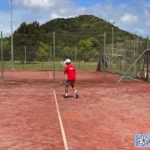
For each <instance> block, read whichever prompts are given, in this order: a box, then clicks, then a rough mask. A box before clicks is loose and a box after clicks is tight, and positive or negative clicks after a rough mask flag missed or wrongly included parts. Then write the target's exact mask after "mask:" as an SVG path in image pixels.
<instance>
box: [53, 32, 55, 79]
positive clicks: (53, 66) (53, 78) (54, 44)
mask: <svg viewBox="0 0 150 150" xmlns="http://www.w3.org/2000/svg"><path fill="white" fill-rule="evenodd" d="M53 81H55V32H53Z"/></svg>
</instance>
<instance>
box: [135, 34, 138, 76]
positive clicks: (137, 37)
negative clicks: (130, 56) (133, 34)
mask: <svg viewBox="0 0 150 150" xmlns="http://www.w3.org/2000/svg"><path fill="white" fill-rule="evenodd" d="M138 44H139V39H138V37H137V54H136V58H138V53H139V45H138ZM138 69H139V68H138V61H137V63H136V75H135V76H137V73H138Z"/></svg>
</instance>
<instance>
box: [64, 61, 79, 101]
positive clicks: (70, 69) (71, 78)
mask: <svg viewBox="0 0 150 150" xmlns="http://www.w3.org/2000/svg"><path fill="white" fill-rule="evenodd" d="M64 63H65V64H66V65H67V66H66V67H65V69H64V74H67V75H68V78H67V81H66V86H65V95H64V98H68V86H69V85H71V87H72V88H73V89H74V92H75V96H76V98H78V97H79V93H78V91H77V90H76V88H75V85H74V83H75V81H76V68H75V67H74V66H73V65H71V60H70V59H66V60H65V61H64Z"/></svg>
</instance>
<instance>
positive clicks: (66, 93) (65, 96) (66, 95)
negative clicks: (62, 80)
mask: <svg viewBox="0 0 150 150" xmlns="http://www.w3.org/2000/svg"><path fill="white" fill-rule="evenodd" d="M69 84H70V82H69V81H68V80H67V81H66V85H65V95H64V98H67V97H68V86H69Z"/></svg>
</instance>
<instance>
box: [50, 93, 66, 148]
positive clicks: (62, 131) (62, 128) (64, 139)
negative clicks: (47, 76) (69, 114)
mask: <svg viewBox="0 0 150 150" xmlns="http://www.w3.org/2000/svg"><path fill="white" fill-rule="evenodd" d="M53 93H54V98H55V104H56V109H57V114H58V119H59V124H60V129H61V133H62V138H63V142H64V148H65V150H69V149H68V144H67V139H66V135H65V130H64V127H63V123H62V119H61V115H60V111H59V106H58V102H57V97H56V92H55V90H53Z"/></svg>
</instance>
